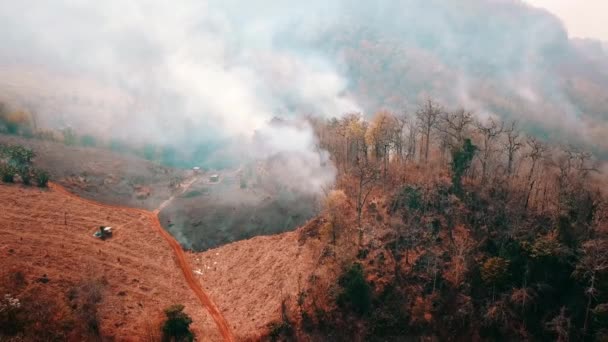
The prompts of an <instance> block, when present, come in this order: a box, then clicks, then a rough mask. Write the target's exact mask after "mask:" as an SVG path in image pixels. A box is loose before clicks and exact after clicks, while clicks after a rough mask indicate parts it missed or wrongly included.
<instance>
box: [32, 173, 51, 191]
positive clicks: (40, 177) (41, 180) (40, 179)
mask: <svg viewBox="0 0 608 342" xmlns="http://www.w3.org/2000/svg"><path fill="white" fill-rule="evenodd" d="M34 176H35V177H36V185H37V186H38V187H39V188H46V187H47V186H48V184H49V179H50V176H49V173H48V172H46V171H44V170H35V171H34Z"/></svg>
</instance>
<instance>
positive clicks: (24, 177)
mask: <svg viewBox="0 0 608 342" xmlns="http://www.w3.org/2000/svg"><path fill="white" fill-rule="evenodd" d="M19 177H21V181H22V182H23V184H24V185H30V184H31V183H32V174H31V173H30V169H29V168H22V169H21V170H19Z"/></svg>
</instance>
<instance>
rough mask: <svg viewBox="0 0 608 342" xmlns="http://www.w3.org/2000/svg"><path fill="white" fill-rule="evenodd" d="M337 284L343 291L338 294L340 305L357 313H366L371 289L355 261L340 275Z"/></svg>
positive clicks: (368, 308) (370, 298)
mask: <svg viewBox="0 0 608 342" xmlns="http://www.w3.org/2000/svg"><path fill="white" fill-rule="evenodd" d="M339 284H340V286H341V287H342V289H343V291H342V293H340V295H339V296H338V305H339V306H340V307H343V308H344V307H350V308H352V310H353V311H354V312H355V313H357V314H359V315H364V314H367V313H368V312H369V310H370V308H371V304H372V290H371V287H370V286H369V284H368V283H367V281H366V280H365V275H364V274H363V267H362V266H361V264H359V263H356V264H354V265H353V266H351V267H350V268H349V269H348V270H346V272H344V274H342V276H341V277H340V280H339Z"/></svg>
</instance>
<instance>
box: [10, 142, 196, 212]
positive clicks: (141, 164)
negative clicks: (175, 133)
mask: <svg viewBox="0 0 608 342" xmlns="http://www.w3.org/2000/svg"><path fill="white" fill-rule="evenodd" d="M0 144H4V145H22V146H25V147H27V148H30V149H32V150H33V151H34V152H35V153H36V155H37V157H36V158H35V159H34V166H35V167H39V168H42V169H44V170H48V171H49V172H50V173H51V178H52V179H53V180H54V181H56V182H58V183H59V184H61V185H63V186H65V187H66V188H67V189H69V190H70V191H72V192H74V193H76V194H78V195H80V196H83V197H85V198H89V199H94V200H97V201H100V202H104V203H108V204H121V205H127V206H131V207H139V208H146V209H156V208H157V207H158V206H159V205H160V204H161V203H162V202H163V201H164V200H166V199H167V198H169V197H171V194H172V193H173V192H174V191H175V190H176V186H177V185H178V184H179V182H182V181H184V179H185V178H187V177H188V176H189V173H188V172H185V171H183V170H178V169H172V168H168V167H163V166H160V165H158V164H155V163H152V162H149V161H147V160H144V159H141V158H138V157H135V156H129V155H126V154H122V153H117V152H112V151H110V150H109V149H103V148H95V147H79V146H68V145H66V144H64V143H61V142H55V141H46V140H39V139H26V138H22V137H18V136H12V135H4V134H0Z"/></svg>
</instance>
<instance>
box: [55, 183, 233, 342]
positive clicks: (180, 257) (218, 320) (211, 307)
mask: <svg viewBox="0 0 608 342" xmlns="http://www.w3.org/2000/svg"><path fill="white" fill-rule="evenodd" d="M190 184H192V183H190ZM49 187H50V188H51V189H52V190H54V191H58V192H61V193H63V194H65V195H67V196H70V197H73V198H76V199H78V200H79V201H83V202H87V203H89V204H91V205H95V206H100V207H105V208H111V209H115V210H124V211H132V212H137V213H141V214H143V215H146V216H147V217H149V218H150V221H151V222H152V226H153V227H154V229H155V230H156V231H157V232H158V233H159V234H160V235H162V237H163V238H164V239H165V240H166V241H167V242H168V243H169V246H171V249H173V253H174V254H175V257H176V261H177V264H178V265H179V268H180V269H181V270H182V273H183V274H184V278H186V282H187V283H188V286H189V287H190V289H192V292H194V294H195V295H196V297H197V298H198V299H199V301H200V302H201V304H202V305H203V306H204V307H205V308H206V309H207V311H208V312H209V313H210V314H211V317H213V320H214V321H215V324H216V325H217V328H218V330H219V331H220V333H221V334H222V337H223V338H224V340H225V341H231V342H232V341H234V337H233V336H232V332H231V331H230V327H229V325H228V323H227V322H226V319H225V318H224V316H223V315H222V313H221V312H220V310H219V309H218V308H217V306H216V305H215V303H214V302H213V301H212V300H211V298H210V297H209V295H208V294H207V293H206V292H205V290H204V289H203V287H202V286H201V284H200V282H199V281H198V280H197V279H195V278H194V275H193V274H192V269H191V268H190V264H189V263H188V260H187V259H186V255H185V253H184V251H183V250H182V247H181V246H180V244H179V243H178V242H177V241H176V240H175V239H174V238H173V236H171V234H169V233H168V232H167V231H166V230H164V229H163V227H162V226H161V225H160V221H159V220H158V213H159V212H160V209H156V210H154V211H148V210H144V209H137V208H130V207H123V206H116V205H109V204H103V203H98V202H95V201H92V200H89V199H86V198H82V197H79V196H77V195H75V194H73V193H71V192H69V191H68V190H66V189H65V188H64V187H62V186H61V185H59V184H56V183H51V182H50V183H49ZM186 188H187V187H186ZM171 199H172V198H171ZM171 199H169V200H167V201H166V202H165V203H163V205H166V204H167V203H168V202H169V201H170V200H171ZM161 207H162V206H161Z"/></svg>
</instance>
